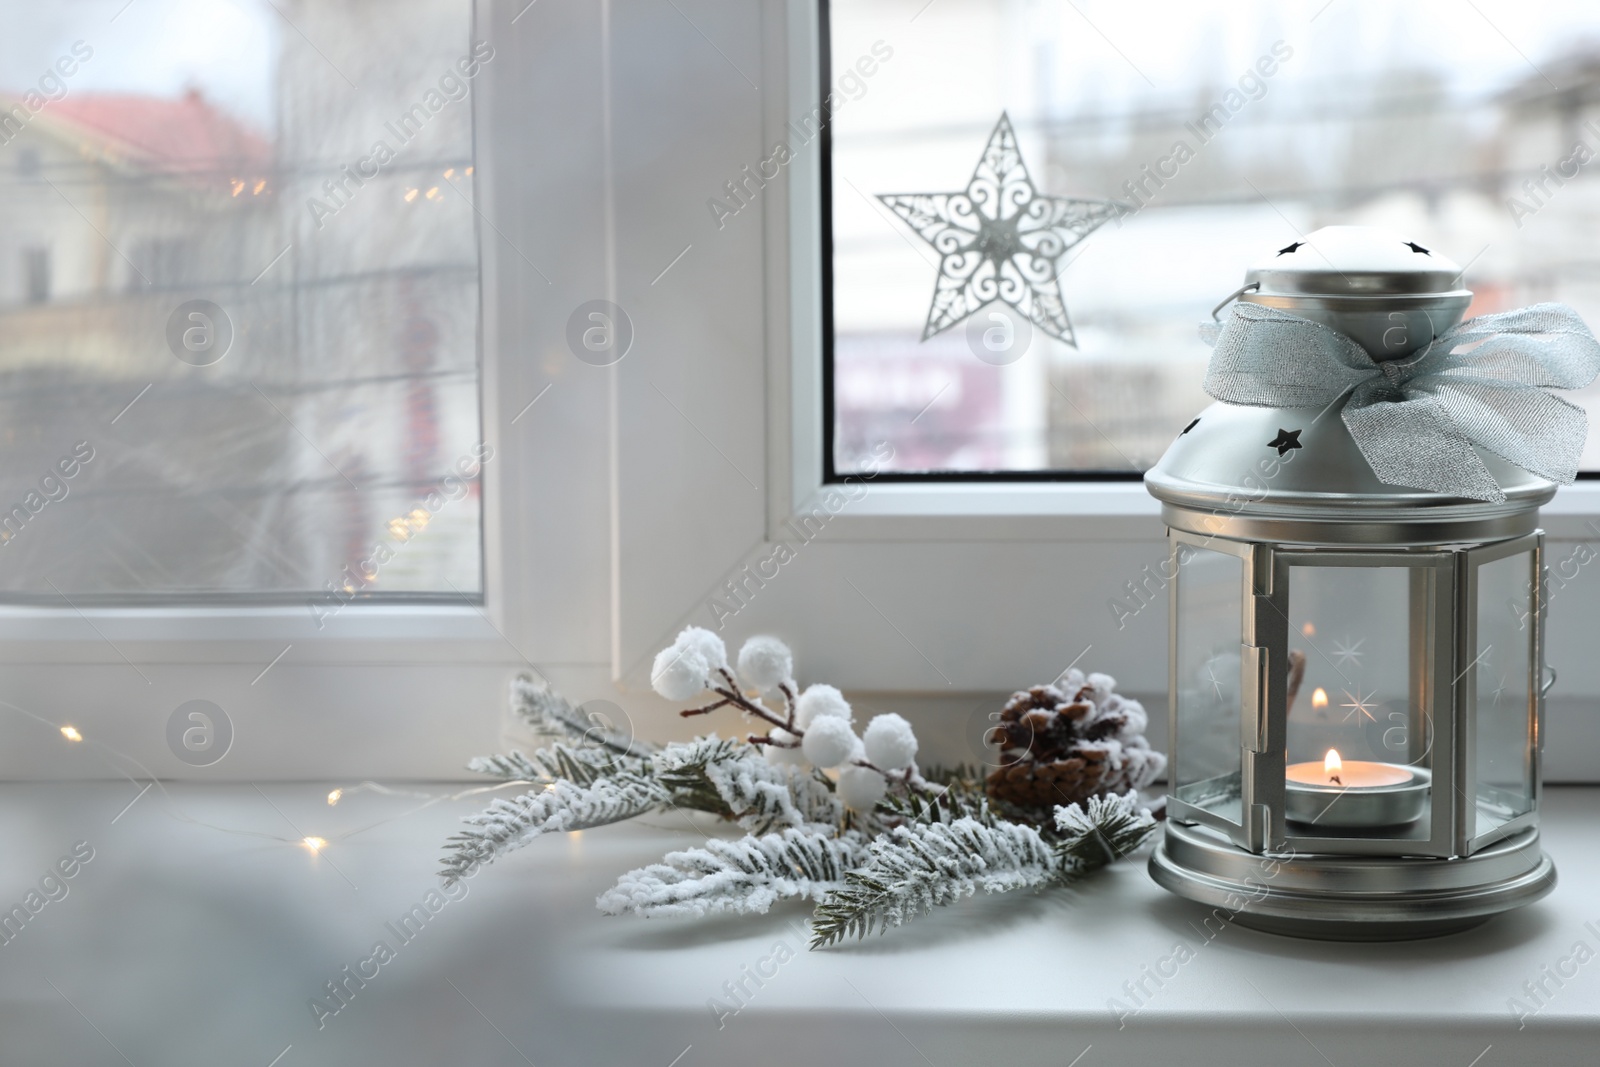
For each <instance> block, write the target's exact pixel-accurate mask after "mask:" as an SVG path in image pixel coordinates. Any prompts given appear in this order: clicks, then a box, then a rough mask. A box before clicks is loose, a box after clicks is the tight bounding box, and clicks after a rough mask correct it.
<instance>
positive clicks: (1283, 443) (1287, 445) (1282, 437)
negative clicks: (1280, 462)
mask: <svg viewBox="0 0 1600 1067" xmlns="http://www.w3.org/2000/svg"><path fill="white" fill-rule="evenodd" d="M1303 432H1304V431H1303V430H1294V431H1292V432H1291V431H1289V430H1285V429H1284V428H1283V427H1281V426H1280V427H1279V428H1278V436H1276V437H1274V438H1273V439H1272V440H1270V441H1268V442H1267V447H1268V448H1276V449H1277V450H1278V455H1280V456H1286V455H1288V454H1289V450H1290V449H1291V448H1303V447H1305V446H1303V445H1302V444H1301V443H1300V435H1301V434H1302V433H1303Z"/></svg>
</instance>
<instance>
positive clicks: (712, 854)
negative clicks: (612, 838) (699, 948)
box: [595, 827, 868, 918]
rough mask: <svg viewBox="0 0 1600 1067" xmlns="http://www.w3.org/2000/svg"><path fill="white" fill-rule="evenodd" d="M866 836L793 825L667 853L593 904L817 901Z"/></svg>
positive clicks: (645, 911)
mask: <svg viewBox="0 0 1600 1067" xmlns="http://www.w3.org/2000/svg"><path fill="white" fill-rule="evenodd" d="M867 840H868V839H867V838H866V837H865V836H863V835H861V834H859V833H856V832H854V831H849V832H846V833H844V834H842V835H840V836H837V837H833V836H829V835H825V834H821V833H816V832H814V831H805V830H800V829H796V828H793V827H790V828H788V829H785V830H781V831H779V832H777V833H771V834H764V835H762V836H759V837H758V836H755V835H750V836H746V837H743V838H740V839H739V840H737V841H719V840H716V839H712V840H710V841H707V842H706V844H705V847H703V848H691V849H686V850H684V851H682V852H669V853H667V855H666V857H665V859H664V862H662V863H652V864H651V865H650V866H648V867H641V868H639V869H638V870H635V871H629V872H628V873H627V874H625V875H623V876H622V877H621V878H620V879H618V880H617V884H616V885H615V886H613V887H612V888H610V889H608V890H606V891H605V892H604V893H602V894H601V895H600V897H599V898H598V899H597V900H596V901H595V903H596V904H597V905H598V906H599V908H600V910H601V911H603V912H605V913H606V914H608V915H624V914H628V915H642V916H645V917H648V918H660V917H666V916H703V915H714V914H719V913H733V914H741V915H743V914H762V913H765V912H766V911H767V909H769V908H770V907H772V905H773V903H774V902H775V901H778V900H785V899H792V898H799V897H809V898H811V899H818V898H820V897H822V896H823V895H824V894H825V893H828V892H830V891H832V890H834V889H837V888H838V887H839V886H840V885H841V884H842V880H843V879H844V877H845V872H846V871H848V870H849V869H850V868H852V867H855V866H857V865H859V864H860V863H861V862H862V861H864V860H865V859H866V856H867Z"/></svg>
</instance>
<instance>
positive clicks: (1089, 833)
mask: <svg viewBox="0 0 1600 1067" xmlns="http://www.w3.org/2000/svg"><path fill="white" fill-rule="evenodd" d="M1055 824H1056V832H1057V833H1058V834H1059V835H1060V836H1059V838H1058V840H1057V841H1056V843H1055V848H1056V852H1057V854H1058V855H1059V856H1060V857H1061V861H1062V865H1063V868H1064V870H1066V871H1067V872H1068V873H1071V874H1073V875H1081V874H1086V873H1088V872H1089V871H1092V870H1095V869H1097V868H1100V867H1104V866H1106V865H1107V864H1109V863H1115V862H1116V861H1117V860H1119V859H1122V858H1123V857H1125V856H1127V855H1129V854H1130V853H1132V852H1134V851H1135V850H1136V849H1138V848H1139V847H1140V846H1141V845H1143V844H1144V843H1145V842H1146V841H1148V840H1150V835H1151V834H1153V833H1155V831H1156V820H1155V817H1154V816H1153V815H1151V814H1150V810H1149V809H1148V808H1143V807H1140V806H1139V794H1137V793H1135V792H1133V791H1132V790H1131V789H1130V790H1129V791H1128V792H1126V793H1120V794H1119V793H1108V794H1106V795H1105V796H1098V797H1090V798H1089V799H1088V800H1087V801H1085V802H1084V803H1083V804H1081V805H1080V804H1069V805H1067V806H1066V807H1058V808H1056V814H1055Z"/></svg>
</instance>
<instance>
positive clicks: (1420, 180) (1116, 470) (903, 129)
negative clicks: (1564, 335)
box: [797, 0, 1600, 477]
mask: <svg viewBox="0 0 1600 1067" xmlns="http://www.w3.org/2000/svg"><path fill="white" fill-rule="evenodd" d="M827 7H828V19H829V37H828V40H829V43H830V51H829V59H830V70H829V86H828V87H829V89H831V90H832V91H833V92H834V93H835V97H834V100H835V105H836V106H835V109H834V117H833V120H832V127H831V152H830V167H831V172H830V178H829V182H828V192H829V201H830V203H829V210H828V218H827V219H826V220H825V224H828V225H831V264H830V265H831V269H832V284H831V291H830V292H828V293H826V294H825V298H826V299H831V302H832V303H831V314H832V331H831V336H829V337H827V338H826V340H825V343H828V344H830V345H831V348H830V349H829V350H828V352H827V355H828V356H829V357H830V358H831V371H832V378H831V382H832V399H833V407H832V409H831V410H832V425H831V427H829V430H830V432H831V435H832V436H831V438H830V448H831V451H830V453H829V455H828V456H827V459H828V461H829V463H830V464H831V467H830V469H831V470H832V471H833V472H834V474H835V475H836V476H839V475H843V474H848V473H850V472H852V471H859V470H863V469H876V466H877V464H879V463H880V462H881V460H880V459H879V458H875V457H874V456H873V453H872V447H873V446H874V445H875V444H876V443H878V442H880V441H888V442H889V443H890V444H891V445H893V447H894V454H893V458H892V460H890V461H889V467H890V469H891V470H897V471H901V472H942V475H941V476H945V477H950V476H961V475H973V474H974V473H976V472H1020V473H1024V474H1032V475H1033V476H1035V477H1041V476H1045V475H1046V474H1047V473H1048V472H1055V475H1056V476H1062V477H1082V476H1085V475H1086V474H1090V473H1094V472H1098V473H1099V475H1100V476H1107V475H1112V474H1115V475H1120V476H1126V477H1131V476H1133V475H1135V474H1136V473H1137V472H1139V471H1142V470H1144V469H1146V468H1148V467H1149V466H1150V465H1151V464H1152V463H1153V462H1154V461H1155V460H1156V459H1157V458H1158V457H1159V456H1160V455H1161V453H1162V452H1163V451H1164V450H1165V448H1166V447H1167V445H1168V444H1169V443H1170V441H1171V440H1172V438H1173V436H1174V435H1175V434H1177V432H1178V431H1179V430H1181V429H1182V428H1183V426H1184V425H1185V424H1186V423H1187V422H1188V421H1189V420H1190V419H1192V418H1193V417H1194V416H1195V414H1196V413H1198V412H1199V411H1200V409H1202V408H1203V407H1205V406H1206V404H1208V403H1209V402H1210V401H1209V398H1208V397H1207V396H1206V395H1205V394H1204V393H1203V392H1202V390H1201V387H1200V383H1201V381H1202V378H1203V375H1204V367H1205V362H1206V359H1207V358H1208V356H1209V354H1210V353H1209V350H1208V349H1207V348H1206V347H1205V346H1204V345H1202V344H1201V342H1200V341H1199V340H1198V339H1197V337H1196V332H1195V327H1196V324H1197V323H1199V322H1200V321H1201V320H1202V319H1205V318H1207V317H1208V315H1209V313H1210V311H1211V308H1212V307H1213V306H1214V305H1215V304H1217V303H1218V302H1219V301H1220V300H1222V298H1223V297H1225V296H1226V295H1227V294H1228V293H1230V292H1232V291H1233V290H1234V289H1235V288H1236V287H1237V286H1238V285H1239V284H1240V283H1241V281H1242V279H1243V276H1244V272H1245V269H1246V267H1247V266H1248V265H1249V264H1250V263H1251V262H1252V261H1255V260H1258V259H1259V258H1260V257H1261V256H1262V255H1263V253H1264V252H1266V251H1268V250H1271V249H1273V248H1277V247H1280V246H1282V245H1285V244H1287V243H1289V242H1291V241H1293V240H1295V239H1297V237H1298V236H1299V235H1301V234H1304V233H1309V232H1310V231H1312V230H1314V229H1316V228H1318V227H1320V226H1323V225H1328V224H1333V223H1348V224H1357V225H1379V226H1385V227H1388V228H1391V229H1394V230H1397V231H1399V232H1402V233H1406V234H1409V235H1411V236H1412V237H1413V239H1415V240H1418V241H1421V242H1424V243H1427V244H1428V245H1429V247H1432V248H1436V249H1439V250H1442V251H1443V252H1444V253H1445V254H1446V255H1448V256H1450V257H1451V258H1453V259H1454V260H1456V262H1458V263H1461V264H1463V265H1464V266H1466V267H1467V268H1468V269H1467V273H1466V282H1465V283H1466V285H1467V286H1468V287H1469V288H1471V289H1472V290H1473V291H1474V292H1475V293H1476V300H1475V301H1474V303H1473V305H1472V307H1471V308H1470V309H1469V312H1468V313H1469V314H1472V315H1476V314H1481V313H1486V312H1493V311H1501V310H1506V309H1509V308H1513V307H1517V306H1521V305H1525V304H1530V303H1534V302H1537V301H1541V300H1561V301H1565V302H1567V303H1569V304H1571V305H1573V306H1574V307H1575V308H1576V309H1577V310H1578V311H1579V312H1580V313H1582V314H1583V315H1584V316H1585V317H1586V318H1587V319H1588V320H1589V321H1590V322H1591V323H1592V324H1596V325H1600V246H1596V244H1595V242H1594V241H1592V240H1590V239H1589V235H1590V234H1591V233H1592V232H1593V225H1592V219H1593V218H1594V216H1595V215H1596V213H1597V212H1600V183H1596V182H1593V181H1584V180H1574V179H1576V178H1579V177H1581V175H1582V174H1586V173H1587V170H1588V168H1591V167H1595V166H1600V164H1597V163H1595V162H1592V161H1591V160H1592V159H1595V158H1600V6H1597V5H1594V4H1586V3H1581V2H1579V0H1565V2H1552V3H1543V4H1537V5H1523V6H1521V7H1517V8H1515V9H1512V8H1505V9H1491V8H1488V7H1484V6H1482V5H1480V8H1481V9H1480V8H1464V9H1463V10H1462V12H1461V14H1460V16H1459V17H1440V15H1439V9H1438V8H1433V7H1426V6H1414V5H1404V4H1392V3H1387V2H1384V0H1341V2H1340V3H1336V4H1331V5H1327V4H1317V5H1314V7H1313V8H1311V9H1306V10H1304V11H1302V10H1301V9H1298V8H1290V7H1288V6H1285V5H1282V4H1276V3H1270V2H1267V0H1230V2H1227V3H1220V2H1219V3H1211V2H1207V3H1195V4H1185V5H1182V6H1181V8H1173V9H1172V10H1170V11H1167V10H1165V9H1163V11H1162V13H1161V15H1160V16H1159V17H1152V10H1151V9H1150V8H1149V6H1148V5H1139V4H1126V3H1114V2H1111V0H1070V2H1069V0H1030V2H1020V0H1019V2H1006V3H1000V2H996V0H938V2H936V3H931V4H930V3H928V2H927V0H850V2H848V3H845V2H839V3H833V4H830V5H827ZM1312 16H1314V17H1312ZM1513 41H1514V42H1515V43H1514V44H1513ZM1002 111H1005V112H1006V113H1007V114H1008V115H1009V118H1010V122H1011V124H1012V126H1013V128H1014V130H1015V137H1016V144H1017V147H1018V149H1019V150H1020V153H1021V160H1022V162H1023V163H1024V164H1025V166H1026V168H1027V173H1028V176H1029V177H1030V178H1031V180H1032V182H1033V184H1034V185H1035V186H1036V187H1037V190H1038V191H1039V192H1040V193H1043V194H1047V195H1051V196H1057V197H1078V198H1088V199H1102V200H1104V199H1116V200H1119V201H1121V202H1122V203H1123V204H1124V207H1123V208H1122V209H1120V210H1119V211H1118V212H1117V214H1116V216H1115V217H1114V218H1112V219H1111V221H1108V222H1106V223H1104V224H1103V225H1101V226H1100V227H1099V228H1098V229H1095V230H1093V232H1091V233H1089V234H1088V236H1087V237H1085V238H1084V239H1083V240H1082V241H1081V242H1079V243H1077V244H1076V245H1075V246H1073V247H1072V248H1070V249H1069V250H1068V251H1067V252H1066V254H1065V255H1064V256H1062V257H1061V258H1060V259H1059V260H1055V259H1052V260H1051V263H1052V264H1053V266H1052V267H1051V268H1050V269H1049V270H1048V271H1047V272H1046V274H1045V275H1044V276H1043V277H1042V281H1041V284H1042V286H1043V289H1044V290H1046V291H1053V286H1054V285H1055V284H1056V282H1057V281H1059V286H1060V294H1061V298H1062V300H1063V301H1064V305H1065V316H1066V319H1067V320H1069V321H1070V326H1071V336H1072V338H1073V340H1074V341H1075V345H1074V344H1068V343H1066V342H1065V341H1064V340H1060V339H1058V338H1057V337H1055V336H1052V335H1051V334H1050V333H1048V332H1046V331H1045V330H1044V329H1041V328H1039V327H1033V328H1031V329H1028V328H1027V326H1028V323H1027V322H1026V320H1024V321H1022V322H1020V323H1019V322H1017V321H1015V320H1016V319H1017V318H1018V316H1017V315H1016V314H1015V313H1014V312H1012V311H1011V310H1010V308H1009V307H1008V306H1007V304H1006V303H1005V301H1004V300H1003V299H1001V300H998V301H995V302H991V303H989V304H987V305H986V306H984V307H983V308H981V309H980V310H978V311H977V313H976V314H974V315H972V316H971V317H970V318H967V319H964V320H962V321H960V322H957V323H955V324H953V325H950V326H949V327H948V328H945V329H941V330H939V331H937V332H935V333H933V334H932V335H931V336H928V337H926V338H925V339H924V337H923V333H924V327H925V324H927V323H928V320H929V309H930V304H931V303H932V302H933V299H934V292H935V279H936V278H938V277H939V276H940V266H941V260H940V252H938V251H936V250H935V248H934V246H933V245H931V244H930V243H929V242H928V241H927V240H925V239H924V238H923V237H922V236H920V235H919V233H918V231H917V229H916V228H915V227H914V226H912V225H910V224H909V223H908V222H907V221H906V220H905V219H903V218H901V217H898V216H897V215H896V214H895V212H894V211H892V210H891V209H890V208H889V207H888V206H886V205H885V204H884V203H883V202H882V201H880V200H879V199H878V197H879V196H880V195H884V194H907V193H930V194H937V193H946V192H953V191H957V190H962V189H964V188H965V187H966V186H967V183H968V181H969V180H970V179H971V177H972V175H973V172H974V168H975V165H976V164H977V162H978V160H979V157H980V154H981V153H982V152H983V150H984V147H985V145H986V143H987V142H988V139H989V137H990V134H991V131H992V130H993V129H994V127H995V123H996V120H997V119H998V118H999V116H1000V114H1001V112H1002ZM797 137H798V135H797ZM802 143H803V139H802ZM800 150H802V151H803V150H804V149H800ZM930 217H931V216H930ZM963 225H964V226H965V229H966V230H967V231H968V236H969V237H971V238H975V237H976V235H977V229H978V228H977V226H976V224H975V223H970V220H969V222H968V223H967V224H963ZM962 228H963V227H962V226H957V227H956V229H957V230H960V229H962ZM1051 275H1054V276H1055V277H1052V276H1051ZM940 292H941V296H942V297H947V296H948V295H949V294H948V293H947V292H946V291H945V290H943V289H941V290H940ZM999 295H1000V296H1002V297H1003V296H1004V295H1006V294H1005V293H1004V292H1001V293H1000V294H999ZM1002 320H1004V321H1002ZM1060 332H1063V333H1064V331H1060ZM1574 399H1575V400H1576V401H1578V402H1579V403H1581V404H1583V405H1585V406H1586V407H1588V408H1589V409H1590V410H1591V411H1593V410H1595V409H1596V408H1597V407H1600V403H1597V401H1600V386H1592V387H1590V388H1589V389H1587V390H1584V391H1582V392H1580V393H1578V394H1576V395H1575V396H1574ZM1583 467H1584V469H1585V470H1586V471H1590V472H1594V471H1600V434H1591V435H1590V440H1589V443H1588V445H1587V449H1586V451H1585V453H1584V457H1583Z"/></svg>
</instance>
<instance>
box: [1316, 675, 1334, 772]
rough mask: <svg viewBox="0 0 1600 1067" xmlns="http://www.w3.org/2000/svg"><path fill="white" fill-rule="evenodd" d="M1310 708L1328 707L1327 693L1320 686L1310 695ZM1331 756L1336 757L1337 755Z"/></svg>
mask: <svg viewBox="0 0 1600 1067" xmlns="http://www.w3.org/2000/svg"><path fill="white" fill-rule="evenodd" d="M1311 706H1312V707H1314V708H1325V707H1327V706H1328V691H1327V690H1326V689H1324V688H1322V686H1320V685H1319V686H1317V688H1316V690H1315V691H1314V692H1313V693H1312V694H1311ZM1331 754H1332V755H1337V753H1331Z"/></svg>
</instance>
